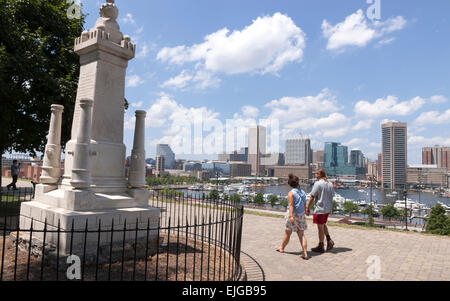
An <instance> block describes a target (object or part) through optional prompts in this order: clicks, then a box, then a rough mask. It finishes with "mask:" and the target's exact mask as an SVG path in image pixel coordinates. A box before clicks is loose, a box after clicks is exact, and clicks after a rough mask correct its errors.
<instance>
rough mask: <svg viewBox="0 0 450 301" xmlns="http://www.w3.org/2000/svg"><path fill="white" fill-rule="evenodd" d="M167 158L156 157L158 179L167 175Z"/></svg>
mask: <svg viewBox="0 0 450 301" xmlns="http://www.w3.org/2000/svg"><path fill="white" fill-rule="evenodd" d="M164 167H165V158H164V156H160V155H157V156H156V170H155V175H156V176H157V177H162V176H164V173H165V168H164Z"/></svg>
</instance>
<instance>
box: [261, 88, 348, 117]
mask: <svg viewBox="0 0 450 301" xmlns="http://www.w3.org/2000/svg"><path fill="white" fill-rule="evenodd" d="M265 107H266V108H269V109H271V111H272V112H271V114H270V116H269V118H270V119H278V120H280V122H281V123H288V122H293V121H297V120H299V119H302V118H306V117H308V116H311V115H318V114H327V113H328V114H329V113H333V112H337V111H339V110H340V107H339V106H338V103H337V99H336V96H335V95H334V94H333V93H332V92H331V91H330V90H328V89H324V90H322V91H321V92H320V93H319V94H318V95H316V96H305V97H283V98H281V99H277V100H272V101H271V102H269V103H267V104H266V105H265Z"/></svg>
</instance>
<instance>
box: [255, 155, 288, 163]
mask: <svg viewBox="0 0 450 301" xmlns="http://www.w3.org/2000/svg"><path fill="white" fill-rule="evenodd" d="M284 164H285V155H284V154H280V153H274V154H265V155H261V166H283V165H284Z"/></svg>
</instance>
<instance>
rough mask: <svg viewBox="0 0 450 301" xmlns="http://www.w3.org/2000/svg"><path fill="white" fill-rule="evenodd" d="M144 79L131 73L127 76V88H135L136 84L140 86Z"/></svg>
mask: <svg viewBox="0 0 450 301" xmlns="http://www.w3.org/2000/svg"><path fill="white" fill-rule="evenodd" d="M144 82H145V81H144V80H142V79H141V77H140V76H139V75H131V76H129V77H128V78H127V88H135V87H137V86H140V85H142V84H143V83H144Z"/></svg>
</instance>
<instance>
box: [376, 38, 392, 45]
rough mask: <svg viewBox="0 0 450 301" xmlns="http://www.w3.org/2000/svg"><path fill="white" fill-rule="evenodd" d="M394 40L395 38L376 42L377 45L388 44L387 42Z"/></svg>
mask: <svg viewBox="0 0 450 301" xmlns="http://www.w3.org/2000/svg"><path fill="white" fill-rule="evenodd" d="M394 41H395V38H388V39H383V40H381V41H379V42H378V45H379V46H384V45H389V44H391V43H392V42H394Z"/></svg>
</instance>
